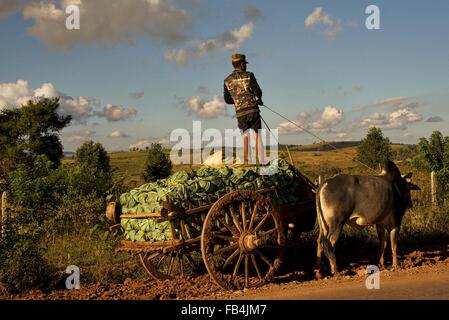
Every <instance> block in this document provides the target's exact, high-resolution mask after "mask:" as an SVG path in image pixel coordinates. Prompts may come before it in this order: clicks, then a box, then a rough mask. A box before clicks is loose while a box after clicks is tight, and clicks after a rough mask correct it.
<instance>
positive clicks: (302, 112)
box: [298, 111, 311, 119]
mask: <svg viewBox="0 0 449 320" xmlns="http://www.w3.org/2000/svg"><path fill="white" fill-rule="evenodd" d="M298 116H299V117H300V118H303V119H309V118H310V116H311V114H310V113H308V112H305V111H301V112H300V113H298Z"/></svg>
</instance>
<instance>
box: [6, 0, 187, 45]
mask: <svg viewBox="0 0 449 320" xmlns="http://www.w3.org/2000/svg"><path fill="white" fill-rule="evenodd" d="M2 1H3V0H2ZM69 4H77V5H78V6H79V7H80V15H81V28H80V30H76V31H75V32H74V31H71V30H67V29H66V28H65V18H66V14H65V8H66V7H67V6H68V5H69ZM0 8H1V7H0ZM16 9H20V7H18V6H15V7H14V9H11V10H16ZM23 16H24V18H25V19H30V20H33V22H34V24H33V25H32V26H31V27H30V28H29V29H28V32H29V33H30V34H32V35H34V36H35V37H37V38H39V39H40V40H41V41H42V42H44V43H45V44H46V45H47V46H48V47H49V48H52V49H69V48H71V47H73V46H74V45H77V44H100V45H115V44H118V43H125V44H130V43H132V42H133V40H134V38H135V37H136V36H147V37H151V38H155V39H158V40H160V41H161V42H163V43H177V42H179V41H183V40H185V39H186V35H185V31H186V29H187V28H188V27H189V25H190V23H191V16H190V14H189V13H187V12H186V11H185V10H181V9H178V8H177V7H176V4H175V1H174V0H164V1H159V0H126V1H123V0H82V1H81V0H59V1H58V0H49V1H33V2H29V3H28V4H27V5H25V7H24V8H23Z"/></svg>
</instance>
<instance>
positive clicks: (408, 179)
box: [402, 172, 413, 183]
mask: <svg viewBox="0 0 449 320" xmlns="http://www.w3.org/2000/svg"><path fill="white" fill-rule="evenodd" d="M412 177H413V172H409V173H407V174H406V175H403V176H402V178H403V179H404V180H405V181H407V182H409V183H410V182H412Z"/></svg>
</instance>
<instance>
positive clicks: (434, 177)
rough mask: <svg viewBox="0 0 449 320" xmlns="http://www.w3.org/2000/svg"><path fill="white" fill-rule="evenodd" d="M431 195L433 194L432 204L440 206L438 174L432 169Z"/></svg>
mask: <svg viewBox="0 0 449 320" xmlns="http://www.w3.org/2000/svg"><path fill="white" fill-rule="evenodd" d="M430 187H431V191H430V196H431V202H432V206H436V207H437V206H438V179H437V174H436V172H435V171H432V173H431V174H430Z"/></svg>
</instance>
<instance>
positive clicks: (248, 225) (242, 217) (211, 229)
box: [201, 190, 285, 290]
mask: <svg viewBox="0 0 449 320" xmlns="http://www.w3.org/2000/svg"><path fill="white" fill-rule="evenodd" d="M284 249H285V235H284V231H283V227H282V221H281V218H280V215H279V212H278V211H277V210H274V209H273V206H272V204H271V201H270V199H269V197H268V196H263V195H261V194H257V193H255V192H253V191H244V190H242V191H236V192H232V193H228V194H226V195H224V196H223V197H221V198H220V199H219V200H218V201H217V202H216V203H215V204H214V205H213V206H212V207H211V208H210V210H209V213H208V214H207V217H206V219H205V221H204V224H203V231H202V237H201V252H202V255H203V261H204V263H205V266H206V268H207V271H208V272H209V274H210V276H211V278H212V280H213V281H214V282H215V283H216V284H217V285H219V286H220V287H221V288H223V289H226V290H238V289H242V288H251V287H258V286H261V285H264V284H265V283H267V282H269V281H270V280H272V278H273V277H274V275H275V273H276V271H277V270H278V269H279V267H280V265H281V262H282V259H283V255H284Z"/></svg>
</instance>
